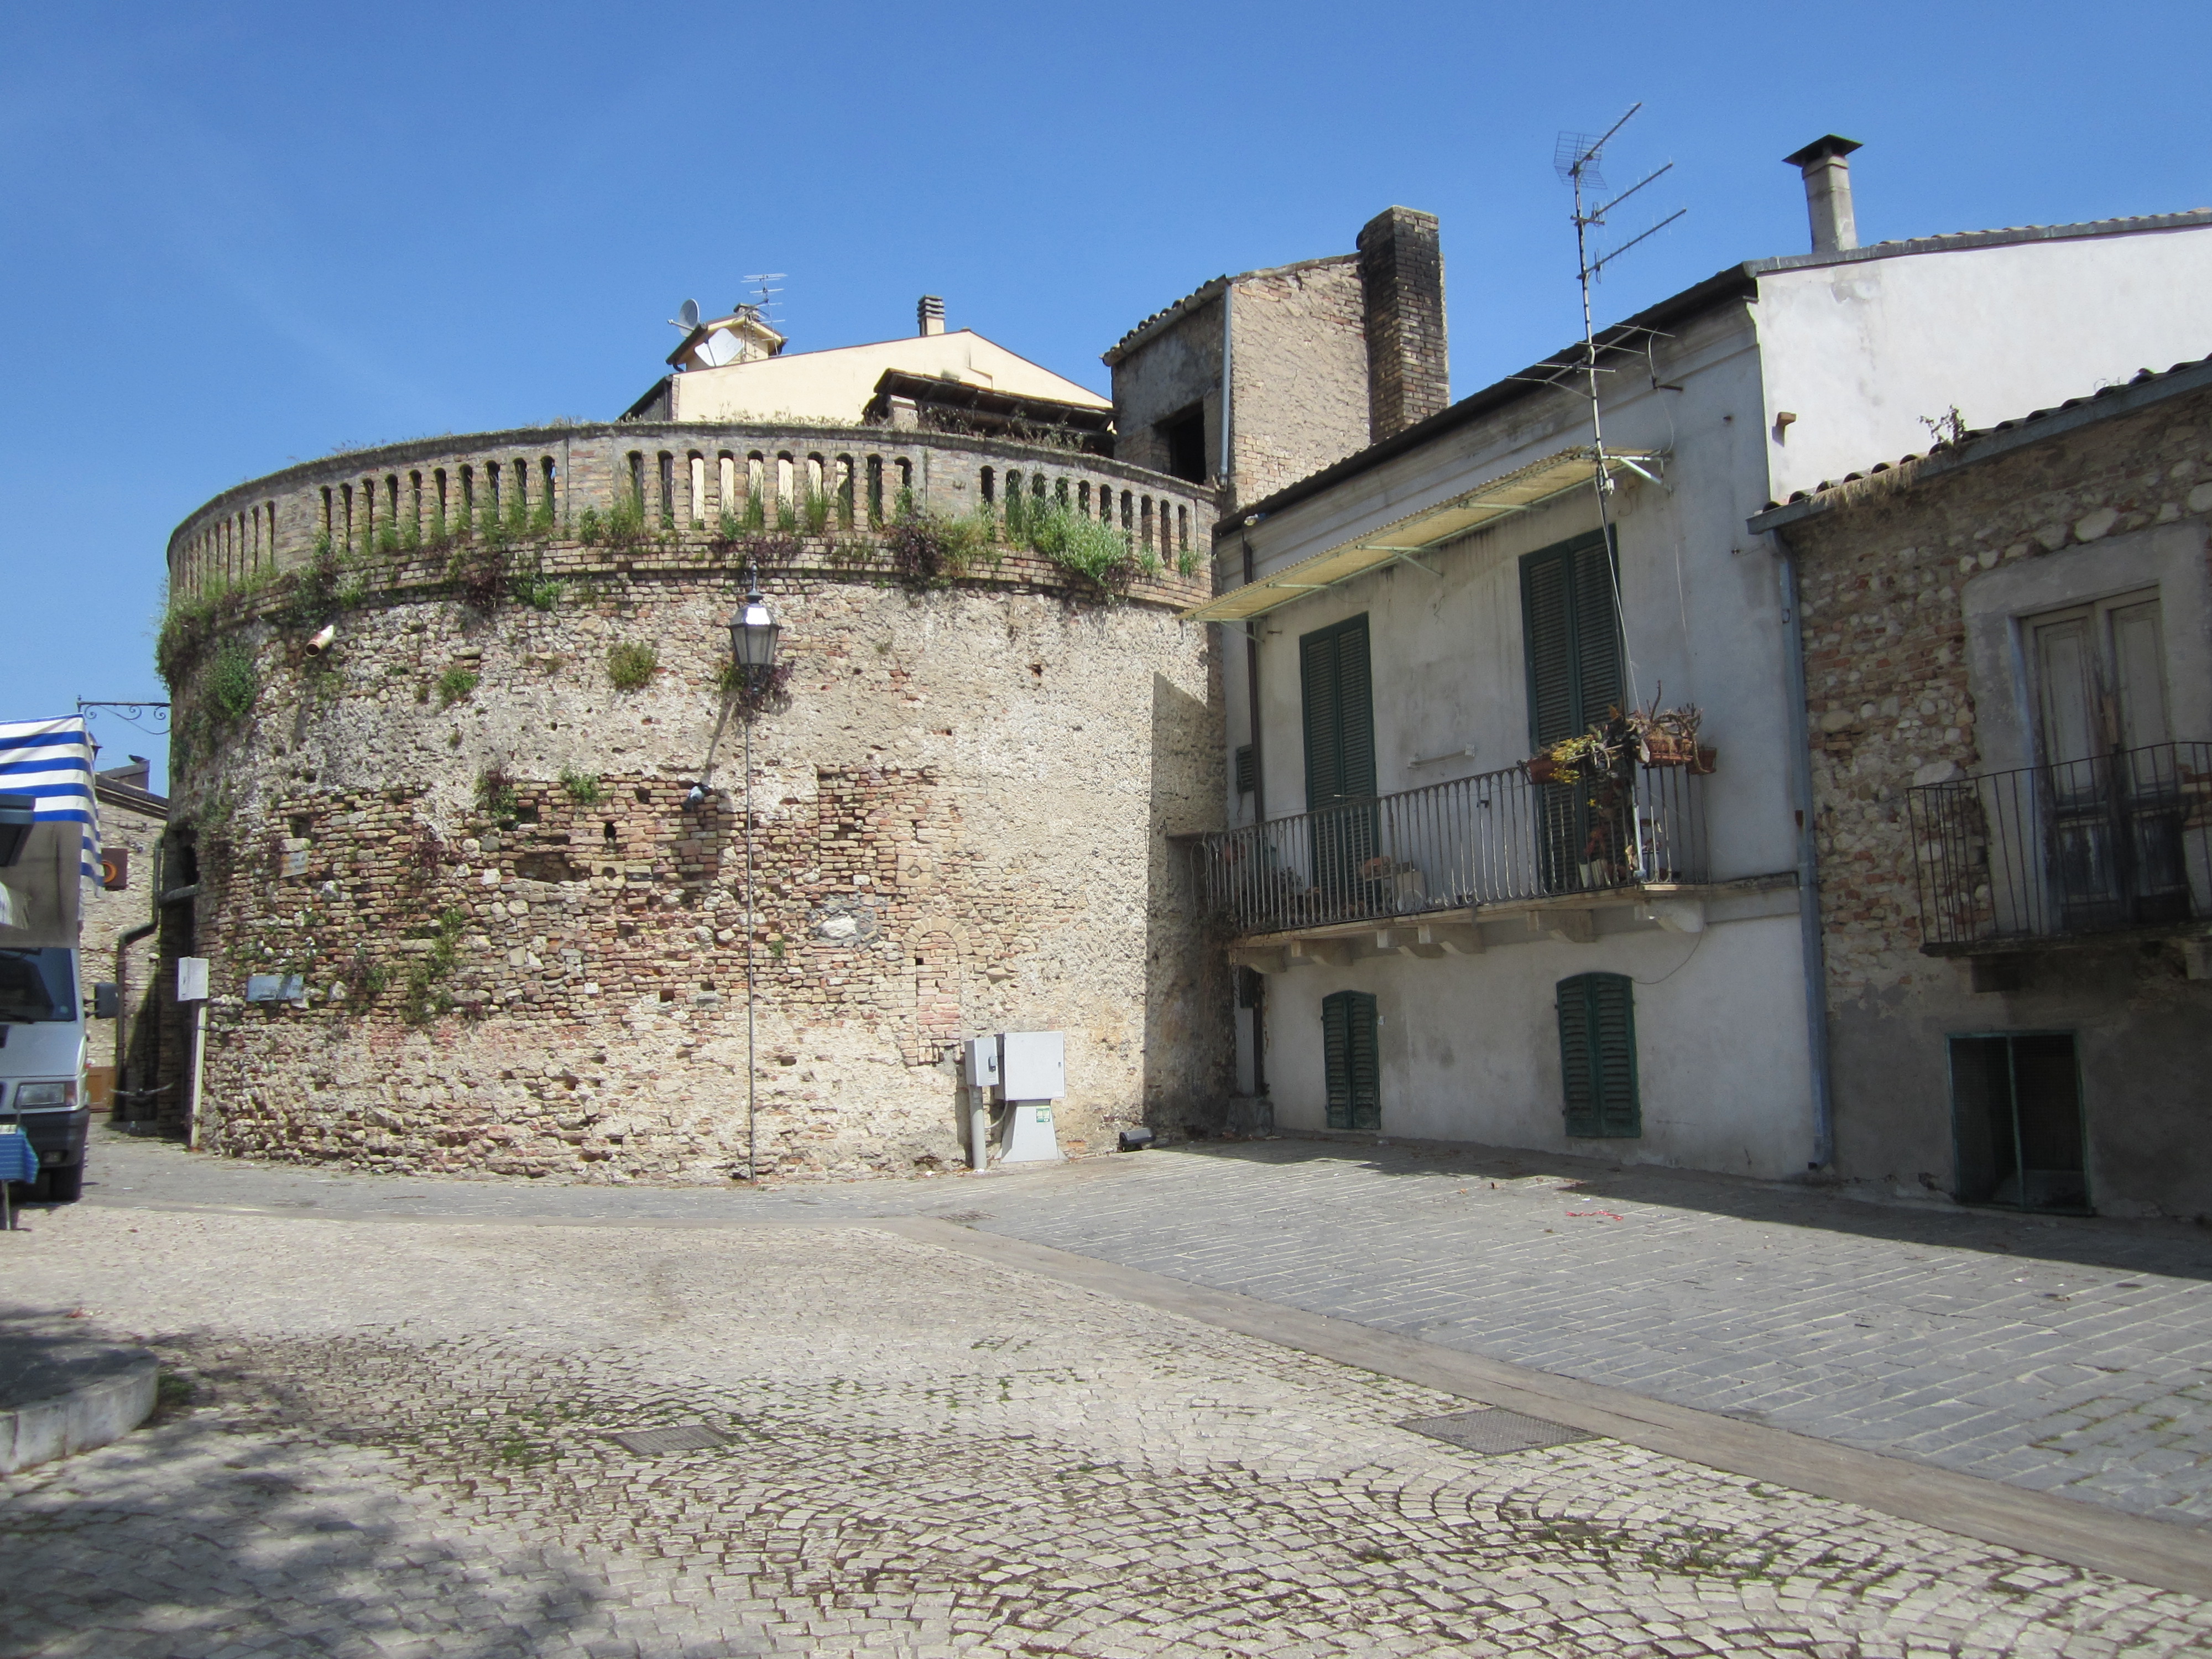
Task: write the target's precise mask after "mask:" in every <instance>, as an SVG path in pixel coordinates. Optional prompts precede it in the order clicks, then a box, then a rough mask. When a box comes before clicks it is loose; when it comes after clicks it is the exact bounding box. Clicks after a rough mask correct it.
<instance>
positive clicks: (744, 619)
mask: <svg viewBox="0 0 2212 1659" xmlns="http://www.w3.org/2000/svg"><path fill="white" fill-rule="evenodd" d="M746 590H747V591H746V593H745V598H744V604H742V605H739V606H738V609H737V614H736V615H734V616H732V617H731V618H730V660H731V661H732V664H734V665H736V667H737V671H738V678H739V680H740V683H741V685H742V690H741V691H740V693H739V695H740V696H741V697H742V699H743V701H744V716H745V862H744V872H745V1184H746V1185H747V1186H749V1187H750V1186H755V1185H757V1184H758V1182H759V1180H760V1135H759V1131H758V1128H757V1118H756V1115H755V1114H756V1108H755V1101H754V1085H755V1082H756V1079H757V1078H758V1076H759V1068H758V1067H757V1066H756V1065H755V1063H754V1060H753V933H754V930H755V929H756V927H757V926H758V915H759V913H758V912H757V910H755V908H753V716H754V714H756V713H757V712H758V710H757V693H758V690H759V688H760V684H761V682H762V680H763V679H764V678H766V677H767V676H768V675H769V674H770V673H772V672H773V671H775V653H776V648H777V647H778V646H779V645H780V644H781V642H782V637H783V629H782V627H781V624H780V623H777V621H776V619H775V612H774V611H770V610H769V608H768V601H767V600H766V599H763V598H762V597H761V590H760V578H759V576H758V575H757V574H753V573H751V572H750V571H749V572H748V573H747V574H746Z"/></svg>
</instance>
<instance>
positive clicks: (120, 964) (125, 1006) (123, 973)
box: [107, 877, 161, 1118]
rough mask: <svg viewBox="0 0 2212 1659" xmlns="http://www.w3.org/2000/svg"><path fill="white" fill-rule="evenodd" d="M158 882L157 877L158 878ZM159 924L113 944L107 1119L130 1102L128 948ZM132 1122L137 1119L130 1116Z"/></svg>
mask: <svg viewBox="0 0 2212 1659" xmlns="http://www.w3.org/2000/svg"><path fill="white" fill-rule="evenodd" d="M157 879H158V877H157ZM160 927H161V922H160V921H158V920H156V921H149V922H148V923H147V924H146V925H145V926H144V927H133V928H132V929H131V931H130V932H129V933H125V934H124V935H123V936H122V937H121V938H120V939H117V940H116V941H115V1084H114V1089H113V1095H112V1103H111V1104H110V1105H109V1107H108V1109H107V1115H108V1116H109V1117H110V1118H112V1117H113V1116H114V1115H115V1109H116V1106H117V1105H119V1104H120V1103H122V1102H123V1101H125V1100H126V1099H128V1098H130V1095H129V1090H130V1085H131V1079H129V1078H128V1077H126V1076H125V1074H124V1070H123V1066H124V1061H125V1060H126V1059H127V1058H128V1057H129V1051H130V1041H131V1015H130V1013H129V1012H128V1011H129V1009H130V1006H131V946H132V945H136V944H137V942H138V941H139V940H140V939H144V938H145V937H146V936H147V935H148V934H149V933H155V932H157V931H158V930H159V929H160ZM129 1115H130V1116H131V1117H132V1118H136V1117H137V1113H136V1112H132V1113H131V1114H129Z"/></svg>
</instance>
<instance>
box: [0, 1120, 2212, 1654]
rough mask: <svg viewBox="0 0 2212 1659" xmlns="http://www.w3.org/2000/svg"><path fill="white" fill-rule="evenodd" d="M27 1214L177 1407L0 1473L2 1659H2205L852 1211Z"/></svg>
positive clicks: (1786, 1507) (2162, 1633)
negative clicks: (1472, 1424) (469, 1217)
mask: <svg viewBox="0 0 2212 1659" xmlns="http://www.w3.org/2000/svg"><path fill="white" fill-rule="evenodd" d="M1192 1162H1193V1163H1194V1164H1195V1162H1196V1161H1195V1160H1193V1161H1192ZM965 1190H973V1189H972V1188H963V1191H965ZM1008 1190H1009V1191H1010V1192H1011V1190H1012V1188H1009V1189H1008ZM533 1196H535V1194H533ZM33 1226H34V1229H35V1231H33V1232H31V1233H29V1234H27V1235H19V1236H18V1237H16V1238H15V1239H13V1240H10V1241H9V1243H8V1247H7V1248H8V1249H9V1253H10V1254H9V1258H8V1261H9V1267H8V1273H7V1289H8V1293H9V1296H10V1297H15V1298H16V1299H20V1300H23V1301H29V1302H39V1303H43V1304H46V1305H64V1306H81V1307H82V1308H83V1309H84V1310H85V1312H86V1314H87V1316H88V1318H90V1319H93V1320H95V1321H97V1322H100V1323H102V1324H104V1325H106V1326H109V1327H112V1328H118V1329H125V1330H131V1331H135V1332H137V1333H140V1334H143V1335H145V1336H147V1337H148V1338H149V1339H151V1340H153V1341H154V1342H155V1345H156V1346H158V1347H159V1348H160V1349H161V1351H162V1352H165V1353H166V1354H167V1355H168V1356H169V1357H170V1358H171V1359H172V1361H173V1363H174V1364H176V1365H177V1366H179V1368H180V1369H182V1370H185V1371H186V1372H188V1373H189V1374H190V1375H191V1376H192V1377H193V1378H194V1379H195V1380H196V1382H197V1387H198V1389H199V1393H198V1395H197V1400H196V1401H195V1403H194V1404H193V1405H192V1406H191V1407H190V1408H189V1409H186V1410H184V1411H182V1412H181V1413H178V1414H176V1415H173V1416H172V1417H171V1418H169V1419H167V1420H166V1421H163V1422H161V1423H160V1424H158V1425H155V1426H152V1427H150V1428H149V1429H146V1430H143V1431H139V1432H137V1433H135V1434H133V1435H131V1436H129V1437H126V1438H125V1440H123V1441H121V1442H118V1443H116V1444H115V1445H112V1446H110V1447H108V1448H106V1449H102V1450H100V1451H97V1452H94V1453H91V1454H88V1455H86V1456H83V1457H81V1458H77V1459H73V1460H70V1461H67V1462H63V1463H60V1464H57V1465H53V1466H50V1467H48V1468H45V1469H42V1470H35V1471H31V1472H27V1474H24V1475H21V1476H19V1477H16V1478H15V1479H14V1480H10V1481H8V1482H6V1483H4V1485H0V1601H4V1602H5V1603H6V1605H7V1606H8V1607H9V1608H10V1610H11V1617H10V1620H9V1623H8V1624H7V1626H5V1628H4V1632H0V1650H4V1651H5V1652H7V1653H9V1654H21V1655H39V1656H42V1659H45V1656H72V1659H77V1656H82V1659H111V1656H112V1659H137V1656H145V1659H155V1656H160V1659H216V1656H229V1655H234V1654H235V1655H240V1656H243V1655H247V1654H276V1655H289V1654H305V1655H323V1654H330V1655H343V1656H361V1659H372V1656H375V1659H399V1656H416V1655H420V1656H441V1659H442V1656H452V1655H459V1656H470V1659H477V1656H485V1659H489V1656H508V1655H513V1656H522V1655H529V1656H533V1659H534V1656H538V1655H564V1656H565V1655H592V1656H599V1655H615V1654H621V1655H635V1656H656V1659H657V1656H692V1659H705V1656H715V1655H734V1654H752V1653H778V1654H783V1653H789V1654H812V1655H830V1656H836V1655H846V1654H853V1655H859V1654H902V1655H914V1656H924V1655H955V1654H963V1655H964V1654H979V1655H1006V1656H1013V1655H1068V1656H1082V1659H1115V1656H1125V1655H1126V1656H1138V1655H1145V1656H1150V1655H1171V1656H1191V1659H1197V1656H1222V1655H1237V1656H1243V1655H1318V1654H1446V1653H1449V1654H1474V1655H1489V1654H1516V1653H1517V1654H1528V1655H1542V1656H1547V1659H1550V1656H1577V1655H1601V1654H1603V1655H1615V1654H1632V1655H1639V1656H1653V1659H1656V1656H1660V1655H1668V1656H1674V1655H1695V1654H1732V1655H1733V1654H1744V1655H1748V1654H1761V1655H1765V1654H1785V1653H1786V1654H1799V1655H1807V1654H1809V1655H1816V1656H1821V1659H1844V1656H1869V1659H1873V1656H1881V1659H1906V1656H1921V1655H1929V1656H1933V1655H1945V1656H1997V1655H2006V1654H2025V1653H2034V1654H2051V1655H2069V1656H2072V1655H2081V1656H2091V1655H2093V1656H2099V1659H2106V1656H2118V1655H2150V1654H2170V1653H2183V1652H2212V1605H2208V1604H2207V1603H2204V1602H2202V1601H2197V1600H2195V1599H2193V1598H2191V1597H2188V1596H2185V1595H2179V1594H2176V1593H2173V1592H2169V1591H2160V1590H2153V1589H2146V1588H2143V1587H2142V1586H2139V1585H2134V1584H2130V1583H2124V1582H2121V1581H2119V1580H2116V1579H2113V1578H2111V1577H2103V1576H2100V1575H2097V1574H2093V1573H2090V1572H2087V1571H2080V1570H2077V1569H2075V1568H2072V1567H2068V1566H2064V1565H2057V1564H2054V1563H2051V1562H2048V1561H2044V1560H2039V1559H2035V1558H2033V1557H2029V1556H2025V1555H2021V1554H2017V1553H2011V1552H2008V1551H2004V1550H2001V1549H1996V1548H1993V1547H1989V1546H1985V1545H1982V1544H1978V1543H1973V1542H1971V1541H1964V1540H1961V1539H1959V1538H1955V1537H1953V1536H1949V1535H1948V1534H1942V1533H1940V1532H1936V1531H1935V1530H1933V1529H1930V1528H1925V1527H1921V1526H1917V1525H1915V1524H1913V1523H1910V1522H1902V1521H1898V1520H1893V1519H1891V1518H1889V1517H1887V1516H1881V1515H1877V1514H1874V1513H1871V1512H1869V1511H1867V1510H1861V1509H1857V1508H1855V1507H1853V1506H1851V1505H1850V1504H1841V1503H1836V1502H1832V1501H1828V1500H1824V1499H1817V1498H1807V1497H1804V1496H1802V1495H1800V1494H1796V1493H1793V1492H1789V1491H1786V1490H1782V1489H1778V1488H1776V1487H1774V1486H1765V1485H1761V1484H1759V1483H1758V1482H1754V1481H1750V1480H1742V1479H1739V1478H1735V1477H1732V1476H1727V1475H1723V1474H1716V1473H1713V1472H1711V1471H1710V1470H1707V1469H1705V1468H1699V1467H1698V1466H1695V1465H1692V1464H1689V1463H1686V1462H1680V1461H1679V1460H1675V1459H1672V1458H1668V1457H1665V1456H1662V1455H1658V1454H1655V1453H1651V1452H1648V1451H1644V1450H1641V1449H1637V1448H1633V1447H1630V1446H1626V1445H1623V1444H1620V1443H1617V1442H1613V1441H1609V1440H1591V1441H1584V1442H1581V1443H1573V1444H1568V1445H1562V1446H1557V1447H1553V1448H1551V1449H1542V1450H1534V1451H1526V1452H1519V1453H1513V1454H1509V1455H1473V1454H1469V1453H1467V1452H1464V1451H1461V1450H1459V1449H1455V1448H1454V1447H1452V1446H1449V1445H1447V1444H1444V1443H1440V1442H1438V1441H1437V1440H1434V1439H1431V1438H1429V1437H1425V1436H1423V1435H1420V1434H1417V1433H1414V1432H1412V1431H1409V1430H1407V1429H1406V1428H1404V1427H1401V1426H1400V1425H1402V1424H1404V1423H1406V1422H1407V1420H1409V1419H1418V1418H1428V1417H1436V1416H1441V1415H1444V1414H1447V1413H1455V1412H1459V1411H1464V1410H1466V1409H1468V1407H1469V1406H1470V1405H1471V1404H1472V1403H1473V1402H1470V1401H1465V1400H1462V1399H1459V1398H1456V1397H1454V1396H1451V1395H1443V1394H1440V1393H1437V1392H1434V1391H1432V1390H1429V1389H1421V1388H1418V1387H1414V1386H1412V1385H1409V1384H1406V1383H1399V1382H1395V1381H1392V1380H1389V1379H1387V1378H1383V1377H1380V1376H1374V1375H1372V1374H1370V1373H1366V1372H1362V1371H1358V1370H1352V1369H1350V1368H1348V1367H1345V1366H1341V1365H1338V1364H1334V1363H1332V1362H1329V1361H1327V1360H1323V1359H1319V1358H1313V1357H1310V1356H1307V1355H1304V1354H1299V1353H1296V1352H1289V1351H1286V1350H1284V1349H1280V1348H1277V1347H1273V1346H1269V1345H1267V1344H1265V1343H1261V1342H1259V1341H1256V1340H1251V1339H1248V1338H1244V1337H1241V1336H1237V1335H1235V1334H1230V1333H1226V1332H1223V1331H1219V1330H1216V1329H1212V1328H1207V1327H1203V1326H1200V1325H1196V1324H1193V1323H1190V1322H1186V1321H1183V1320H1181V1319H1178V1318H1176V1317H1173V1316H1167V1315H1163V1314H1161V1313H1158V1312H1156V1311H1153V1310H1149V1309H1146V1308H1142V1307H1139V1306H1136V1305H1133V1304H1125V1303H1121V1302H1117V1301H1115V1300H1112V1299H1109V1298H1107V1297H1102V1296H1098V1295H1096V1294H1093V1293H1091V1292H1087V1291H1079V1290H1076V1289H1074V1288H1072V1287H1070V1286H1067V1285H1060V1284H1056V1283H1054V1282H1051V1281H1048V1280H1045V1279H1039V1278H1035V1277H1032V1276H1030V1275H1026V1274H1024V1273H1015V1272H1012V1271H1007V1270H1004V1269H1000V1268H995V1267H989V1266H987V1265H985V1264H981V1263H979V1262H978V1261H975V1259H973V1258H972V1257H969V1256H965V1255H959V1254H957V1253H955V1252H952V1251H950V1250H945V1249H939V1248H936V1247H934V1246H932V1245H928V1244H924V1243H915V1242H913V1241H911V1240H908V1239H904V1238H900V1237H892V1236H890V1235H888V1234H886V1233H884V1232H882V1231H877V1230H872V1229H869V1228H866V1226H865V1225H854V1224H852V1223H849V1222H848V1223H840V1224H837V1225H812V1226H803V1227H799V1226H781V1225H758V1226H742V1225H741V1226H718V1227H659V1228H653V1227H643V1226H618V1225H586V1226H577V1225H526V1224H521V1223H516V1222H511V1221H488V1222H481V1223H475V1224H456V1223H453V1222H450V1221H441V1220H435V1219H420V1220H412V1221H368V1220H340V1219H319V1218H311V1217H307V1216H298V1217H296V1218H295V1217H289V1216H286V1217H277V1216H269V1215H243V1214H233V1215H222V1214H213V1213H204V1212H203V1213H178V1212H163V1211H156V1210H134V1209H130V1208H125V1207H122V1206H107V1205H102V1206H90V1205H88V1206H79V1207H77V1208H76V1209H73V1210H62V1211H57V1212H50V1213H46V1214H43V1215H40V1216H38V1217H36V1218H34V1222H33ZM696 1423H705V1424H708V1425H710V1426H712V1427H713V1428H714V1429H715V1430H716V1431H718V1432H719V1433H720V1435H722V1436H723V1437H726V1443H725V1444H723V1445H720V1446H719V1447H713V1448H707V1449H699V1450H692V1451H676V1452H670V1453H665V1454H661V1455H652V1456H640V1455H635V1454H634V1453H631V1452H629V1451H628V1450H626V1449H623V1447H622V1446H620V1445H619V1444H618V1443H615V1442H614V1441H612V1440H611V1435H613V1434H614V1433H616V1432H617V1431H631V1430H637V1429H652V1428H655V1427H673V1426H677V1425H685V1424H696Z"/></svg>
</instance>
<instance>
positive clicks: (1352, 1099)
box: [1321, 991, 1383, 1129]
mask: <svg viewBox="0 0 2212 1659" xmlns="http://www.w3.org/2000/svg"><path fill="white" fill-rule="evenodd" d="M1375 1026H1376V1020H1375V999H1374V998H1373V997H1371V996H1370V995H1368V994H1367V993H1366V992H1364V991H1337V992H1334V993H1333V994H1330V995H1328V996H1326V997H1323V998H1322V1004H1321V1032H1322V1069H1323V1070H1324V1071H1325V1072H1326V1073H1328V1127H1330V1128H1332V1129H1379V1128H1381V1127H1383V1097H1382V1088H1381V1073H1382V1065H1381V1062H1380V1060H1378V1058H1377V1056H1376V1048H1375Z"/></svg>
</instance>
